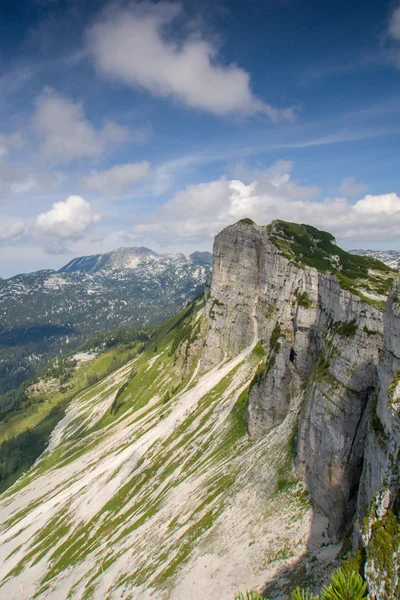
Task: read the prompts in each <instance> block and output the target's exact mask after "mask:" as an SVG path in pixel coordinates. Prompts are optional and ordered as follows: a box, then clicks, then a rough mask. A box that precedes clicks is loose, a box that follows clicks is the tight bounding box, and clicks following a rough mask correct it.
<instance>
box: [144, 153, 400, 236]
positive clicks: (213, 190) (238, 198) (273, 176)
mask: <svg viewBox="0 0 400 600" xmlns="http://www.w3.org/2000/svg"><path fill="white" fill-rule="evenodd" d="M285 166H286V172H284V171H285V169H284V167H285ZM290 167H291V165H290V163H287V162H281V163H278V164H277V165H274V166H273V167H272V168H271V169H268V170H267V171H265V172H258V175H257V179H254V180H253V181H251V182H250V183H248V184H247V183H244V182H243V181H241V180H238V179H236V180H235V179H232V180H228V179H226V178H225V177H222V178H221V179H219V180H216V181H211V182H208V183H203V184H200V185H192V186H189V187H187V188H186V189H184V190H182V191H180V192H178V193H176V194H175V195H174V196H173V197H172V199H171V200H170V201H169V202H167V203H166V204H165V205H164V206H163V207H162V208H161V210H160V209H158V210H157V211H153V212H151V213H150V214H148V215H147V216H146V217H144V218H142V219H141V220H140V221H139V220H138V221H137V222H136V224H135V225H134V227H133V231H134V233H135V234H136V236H137V239H141V240H146V243H149V244H151V243H152V242H154V241H155V242H160V243H161V244H164V245H168V244H175V243H176V242H177V241H179V240H180V241H181V243H183V242H193V243H198V242H199V241H203V240H207V239H209V240H211V239H212V238H213V237H214V235H215V234H216V233H218V232H219V231H220V230H221V229H223V228H224V227H225V226H227V225H229V224H231V223H234V222H236V221H237V220H239V219H241V218H243V217H250V218H252V219H253V220H254V221H256V223H259V224H267V223H270V222H271V221H272V220H274V219H284V220H287V221H295V222H299V223H309V224H312V225H314V226H316V227H319V228H322V229H326V230H327V231H331V232H332V233H333V234H334V235H335V236H337V237H338V238H342V239H343V238H351V239H353V240H356V239H360V240H361V239H367V240H368V243H370V242H372V241H373V240H379V239H385V240H389V239H392V240H398V231H399V228H400V198H399V197H398V196H397V194H395V193H391V194H382V195H379V196H371V195H367V196H365V197H364V198H362V199H361V200H359V201H358V202H357V203H355V204H351V203H350V202H349V201H348V200H347V199H346V198H326V199H325V200H324V201H322V202H321V201H318V195H319V190H318V188H314V187H308V186H300V185H298V184H296V183H295V182H293V181H291V179H290Z"/></svg>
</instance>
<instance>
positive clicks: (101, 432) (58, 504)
mask: <svg viewBox="0 0 400 600" xmlns="http://www.w3.org/2000/svg"><path fill="white" fill-rule="evenodd" d="M204 326H205V322H204V317H203V315H202V311H201V305H200V303H197V305H196V306H192V307H189V308H188V309H186V310H185V311H183V312H182V313H180V314H178V315H177V316H176V317H174V319H172V320H170V321H169V322H168V323H166V324H165V325H164V326H163V327H162V328H161V329H160V330H159V331H158V332H157V333H156V334H155V336H154V337H153V338H152V340H151V343H150V344H149V345H148V347H147V348H146V350H145V351H144V352H143V353H141V354H140V355H138V356H137V357H136V358H135V359H133V360H131V361H129V362H128V363H127V364H126V365H125V366H123V367H122V368H120V369H119V370H117V371H115V372H114V373H112V374H110V375H109V376H108V377H106V378H105V379H104V380H101V381H99V382H98V383H96V384H94V385H93V386H91V387H89V388H86V389H85V390H82V391H81V392H79V393H78V394H77V396H76V397H75V398H74V400H73V401H72V403H71V404H70V406H69V408H68V411H67V414H66V417H65V418H64V419H63V421H61V423H60V424H59V426H58V427H57V428H56V430H55V431H54V433H53V437H52V440H51V443H50V446H49V448H48V450H47V451H46V452H45V453H44V455H43V456H42V458H41V459H40V460H39V461H38V462H37V463H36V464H35V466H34V467H33V468H32V469H31V470H30V471H29V472H28V473H26V475H24V476H23V477H22V478H21V479H20V480H19V481H18V482H17V483H16V484H15V485H14V486H13V487H12V488H10V489H9V490H8V491H7V492H6V493H5V494H3V497H2V499H1V502H0V521H1V522H2V526H1V528H0V551H1V553H2V556H3V557H4V560H3V563H2V565H1V567H0V579H1V581H2V585H1V592H0V594H5V595H6V596H7V597H8V596H10V597H12V596H13V594H16V593H18V590H19V585H20V582H23V584H24V589H25V593H26V594H27V596H28V597H32V598H34V597H39V596H40V598H41V599H42V598H46V597H49V598H56V597H57V598H59V597H65V598H67V597H68V598H71V599H72V598H76V599H77V598H79V599H80V600H84V599H89V598H114V597H115V598H117V597H118V598H120V597H121V598H139V597H146V596H141V594H142V593H143V590H144V589H150V590H152V591H151V593H150V594H151V596H150V597H152V598H153V597H154V598H157V597H161V596H159V595H158V594H159V593H161V590H164V592H163V593H167V596H166V597H171V598H174V597H178V593H179V595H181V596H182V597H183V595H184V590H183V591H182V590H180V588H179V585H180V581H183V582H184V583H183V584H182V585H184V584H185V582H186V581H187V578H188V577H190V565H191V564H193V561H194V560H197V561H201V554H202V552H209V553H214V555H215V558H214V560H213V561H212V563H213V564H215V569H217V568H218V560H219V559H218V557H219V556H220V553H221V552H222V553H224V552H227V553H228V556H227V557H226V558H224V560H223V564H230V565H231V570H232V573H231V575H230V579H229V581H228V584H229V586H231V587H230V588H229V586H228V588H227V590H226V592H225V593H226V597H227V598H228V597H229V598H230V597H232V595H233V592H234V591H235V590H236V589H237V587H235V586H239V584H240V580H238V575H237V573H238V572H240V571H242V572H243V578H247V579H243V588H244V587H247V586H249V585H254V581H255V580H256V582H258V583H260V582H262V581H264V580H265V578H266V576H267V573H269V572H271V569H273V568H276V567H277V566H279V565H280V564H281V563H282V561H286V560H291V559H293V558H294V557H295V556H296V555H298V554H299V553H301V552H302V550H304V543H305V542H304V539H306V536H305V538H304V539H303V540H302V541H300V542H299V540H298V539H297V538H298V527H299V526H300V525H301V526H303V527H305V526H307V523H308V521H307V519H309V516H308V515H309V506H308V503H307V501H306V500H305V496H304V492H303V490H302V488H301V486H300V484H299V483H297V482H296V480H294V479H293V473H292V461H291V459H289V460H288V459H287V458H286V455H287V452H288V449H287V448H286V445H285V442H284V440H285V439H287V437H288V435H289V433H288V432H290V428H291V427H292V425H291V423H290V422H289V421H290V419H289V421H288V422H287V423H286V424H285V425H284V426H283V428H284V429H281V430H279V431H278V430H277V431H276V432H274V433H273V434H272V436H270V438H266V439H264V440H262V441H260V442H253V441H251V440H250V439H249V438H248V437H247V435H246V423H245V405H246V401H247V387H248V385H249V383H250V381H251V379H252V377H253V375H254V372H255V370H256V368H257V366H258V364H259V362H260V360H261V359H260V356H259V355H258V352H257V351H255V352H254V351H253V352H251V351H250V350H249V351H247V352H244V353H243V354H242V355H240V356H239V357H237V358H235V359H234V360H233V361H230V362H228V363H224V364H221V365H220V366H218V367H216V368H215V369H213V370H212V371H211V372H209V373H206V374H205V375H203V376H201V377H200V376H199V375H197V373H196V364H197V360H198V356H199V352H200V349H201V345H200V344H199V345H197V346H196V339H198V340H201V337H202V334H203V328H204ZM189 341H190V342H191V347H190V351H188V342H189ZM103 367H104V365H103V366H102V368H103ZM82 368H83V367H82ZM90 368H91V369H93V368H94V365H93V364H92V365H91V367H90ZM293 418H294V415H292V416H291V419H292V420H293ZM285 428H286V429H285ZM286 430H287V431H286ZM268 444H269V446H268ZM266 445H267V447H268V448H269V451H267V452H266ZM283 458H284V460H283ZM283 471H284V472H283ZM277 480H278V481H277ZM282 482H283V483H282ZM299 486H300V487H299ZM243 507H244V513H242V512H241V511H243ZM277 515H280V516H279V535H274V536H273V540H272V541H271V539H270V538H271V528H272V527H274V523H275V522H276V518H277ZM296 519H298V521H297V520H296ZM250 521H251V523H250ZM299 523H300V525H299ZM238 526H239V528H242V529H243V531H239V530H238ZM275 526H276V525H275ZM234 531H236V533H235V534H234V535H235V536H242V542H241V543H240V544H239V546H238V547H236V546H235V544H232V540H231V539H230V537H231V536H232V534H233V532H234ZM255 531H257V532H258V533H257V534H256V538H257V539H255V538H254V536H255ZM249 536H251V537H250V538H249ZM243 540H246V541H245V546H246V548H247V547H248V548H249V550H248V552H246V557H244V556H243V555H242V550H241V546H242V545H243V543H244V542H243ZM256 541H257V543H256ZM215 544H216V546H218V545H219V546H218V547H220V550H218V549H216V546H215ZM191 561H192V562H191ZM235 561H236V563H235ZM196 564H197V563H196ZM254 565H256V567H255V566H254ZM271 565H272V566H271ZM71 566H73V569H72V570H71ZM212 568H213V565H210V573H211V570H212ZM205 575H206V578H205V579H204V581H203V584H204V585H205V586H212V585H216V586H217V587H218V586H219V583H218V578H217V575H215V578H213V577H210V576H208V574H207V573H206V574H205ZM248 578H250V579H248ZM185 585H186V584H185ZM174 590H179V592H176V595H174V594H175V592H174ZM211 591H212V590H211ZM170 593H171V594H172V595H171V596H169V595H168V594H170ZM199 593H200V592H199ZM204 593H205V592H204ZM202 594H203V592H202V591H201V593H200V596H198V597H204V596H202ZM162 597H165V596H162ZM193 597H195V596H193Z"/></svg>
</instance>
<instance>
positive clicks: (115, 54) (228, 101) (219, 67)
mask: <svg viewBox="0 0 400 600" xmlns="http://www.w3.org/2000/svg"><path fill="white" fill-rule="evenodd" d="M182 16H184V15H183V10H182V7H181V6H180V5H178V4H175V3H171V2H166V1H162V2H159V3H157V4H154V3H152V2H148V1H147V2H146V1H145V2H140V3H139V2H132V3H131V4H130V5H129V6H128V7H127V8H115V7H114V8H113V9H111V10H108V11H107V12H106V13H103V16H102V17H101V19H100V20H98V21H97V22H95V23H94V24H93V25H92V26H91V27H90V28H89V29H88V30H87V32H86V39H87V46H88V49H89V52H90V53H91V55H92V57H93V59H94V62H95V65H96V67H97V69H98V70H99V72H101V73H103V74H104V75H106V76H108V77H111V78H113V79H115V80H117V81H120V82H122V83H124V84H126V85H128V86H131V87H140V88H144V89H145V90H147V91H148V92H150V93H151V94H153V95H154V96H161V97H172V98H174V99H177V100H178V101H180V102H182V103H183V104H185V105H187V106H189V107H191V108H195V109H200V110H204V111H206V112H209V113H213V114H215V115H228V114H233V113H239V114H242V115H254V114H257V113H259V114H266V115H268V116H269V117H270V118H271V119H272V120H274V121H276V120H278V119H282V118H283V119H289V120H292V119H293V117H294V112H293V109H291V108H286V109H283V110H280V109H277V108H274V107H272V106H270V105H269V104H266V103H264V102H262V101H261V100H260V99H259V98H257V97H256V96H255V95H254V94H253V93H252V91H251V88H250V77H249V74H248V73H247V72H246V71H245V70H244V69H242V68H240V67H238V66H237V65H235V64H229V65H226V64H224V63H223V62H222V61H221V60H218V53H217V49H216V47H215V46H214V45H213V44H212V43H210V42H209V41H206V40H205V39H204V38H203V37H202V35H201V32H200V31H195V32H192V33H191V35H189V36H187V37H186V39H183V40H180V41H179V42H178V41H173V40H172V39H171V35H168V34H170V32H171V27H174V26H175V25H176V23H177V20H178V19H179V18H181V17H182Z"/></svg>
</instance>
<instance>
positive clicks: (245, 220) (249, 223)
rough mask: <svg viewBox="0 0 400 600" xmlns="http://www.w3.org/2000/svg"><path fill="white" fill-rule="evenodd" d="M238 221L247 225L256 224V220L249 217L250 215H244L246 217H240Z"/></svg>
mask: <svg viewBox="0 0 400 600" xmlns="http://www.w3.org/2000/svg"><path fill="white" fill-rule="evenodd" d="M238 223H247V225H255V223H254V221H253V220H252V219H249V217H244V219H240V220H239V221H238Z"/></svg>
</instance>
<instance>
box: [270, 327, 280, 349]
mask: <svg viewBox="0 0 400 600" xmlns="http://www.w3.org/2000/svg"><path fill="white" fill-rule="evenodd" d="M281 335H282V331H281V326H280V325H279V323H278V322H276V323H275V327H274V329H273V331H272V333H271V338H270V340H269V347H270V349H271V352H276V353H278V352H279V350H280V344H279V338H280V337H281Z"/></svg>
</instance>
